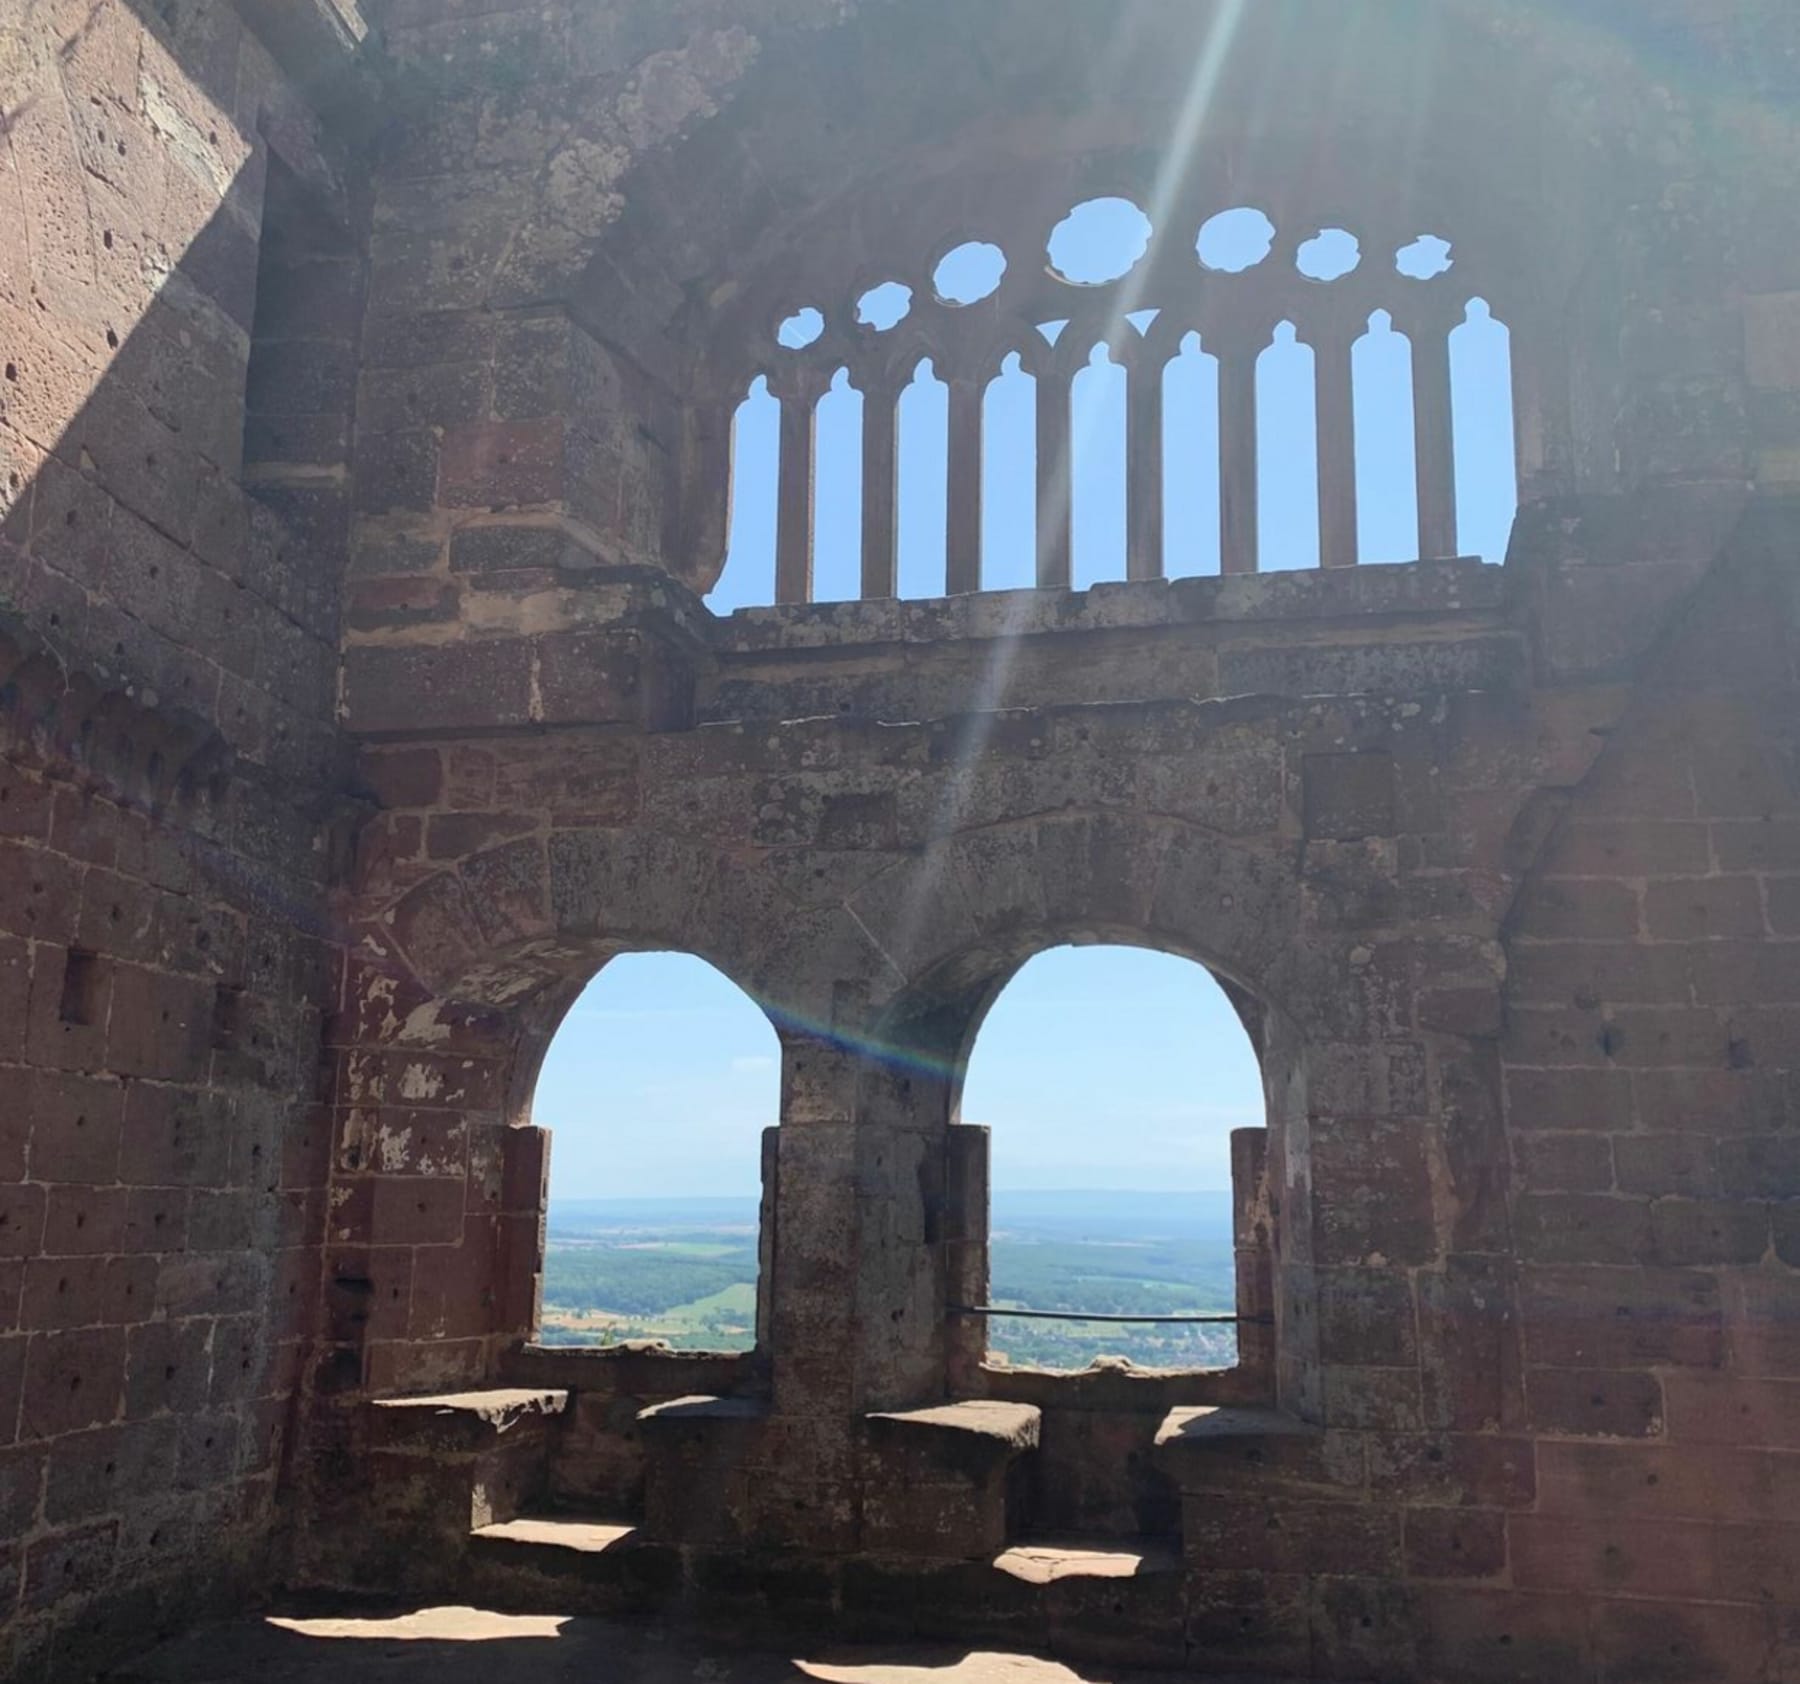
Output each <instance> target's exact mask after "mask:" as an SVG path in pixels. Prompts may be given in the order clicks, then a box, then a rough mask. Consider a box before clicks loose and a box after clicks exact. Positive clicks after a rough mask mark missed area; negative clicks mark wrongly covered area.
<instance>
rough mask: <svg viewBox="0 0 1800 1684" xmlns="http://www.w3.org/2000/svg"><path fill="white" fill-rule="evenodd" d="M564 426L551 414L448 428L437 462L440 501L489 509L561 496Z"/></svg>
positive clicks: (445, 505) (537, 501)
mask: <svg viewBox="0 0 1800 1684" xmlns="http://www.w3.org/2000/svg"><path fill="white" fill-rule="evenodd" d="M563 428H564V422H563V421H562V419H561V418H560V417H554V416H553V417H549V418H547V419H544V420H538V421H484V422H476V423H473V424H470V425H468V426H462V427H452V428H449V429H447V430H446V431H445V433H444V445H443V452H442V455H441V457H440V459H439V463H438V501H439V503H440V504H441V505H442V506H444V507H446V508H453V509H454V508H465V509H466V508H482V509H488V508H494V507H497V506H500V505H505V504H521V503H546V502H550V501H552V500H554V499H556V498H559V497H561V496H562V494H563Z"/></svg>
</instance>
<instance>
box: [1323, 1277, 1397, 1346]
mask: <svg viewBox="0 0 1800 1684" xmlns="http://www.w3.org/2000/svg"><path fill="white" fill-rule="evenodd" d="M1318 1290H1319V1299H1318V1326H1319V1355H1320V1357H1321V1359H1322V1360H1323V1361H1325V1362H1327V1363H1355V1364H1360V1365H1365V1366H1371V1367H1386V1368H1397V1367H1404V1366H1408V1365H1410V1364H1413V1363H1416V1362H1417V1361H1418V1345H1417V1341H1416V1339H1415V1338H1414V1326H1415V1322H1416V1316H1415V1313H1414V1308H1413V1289H1412V1281H1411V1279H1410V1278H1409V1276H1407V1275H1406V1274H1404V1273H1402V1272H1400V1271H1398V1270H1389V1269H1324V1270H1321V1271H1320V1272H1319V1278H1318Z"/></svg>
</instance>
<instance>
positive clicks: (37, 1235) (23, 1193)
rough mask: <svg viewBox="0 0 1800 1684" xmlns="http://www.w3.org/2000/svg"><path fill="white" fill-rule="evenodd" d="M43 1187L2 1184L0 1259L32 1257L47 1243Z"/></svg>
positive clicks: (0, 1192) (0, 1187) (0, 1189)
mask: <svg viewBox="0 0 1800 1684" xmlns="http://www.w3.org/2000/svg"><path fill="white" fill-rule="evenodd" d="M45 1202H46V1197H45V1193H44V1189H43V1188H42V1187H35V1186H19V1185H0V1257H31V1256H34V1255H35V1254H36V1253H37V1251H38V1249H39V1248H40V1247H41V1246H42V1244H43V1239H44V1206H45Z"/></svg>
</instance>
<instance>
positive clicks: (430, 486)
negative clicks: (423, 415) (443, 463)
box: [352, 427, 439, 515]
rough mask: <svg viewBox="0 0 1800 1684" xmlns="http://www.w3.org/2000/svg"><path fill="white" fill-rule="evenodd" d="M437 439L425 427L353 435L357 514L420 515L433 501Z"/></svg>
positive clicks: (426, 510) (354, 504)
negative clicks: (397, 513)
mask: <svg viewBox="0 0 1800 1684" xmlns="http://www.w3.org/2000/svg"><path fill="white" fill-rule="evenodd" d="M438 457H439V442H438V434H437V432H436V431H435V430H434V429H432V428H428V427H412V428H408V429H407V430H405V431H403V432H393V433H373V432H359V433H358V434H357V436H356V454H355V475H354V487H355V489H354V493H353V498H352V506H353V507H354V509H355V510H356V512H357V513H358V514H360V515H386V514H392V513H396V512H399V511H411V512H414V513H418V514H423V513H426V512H428V511H429V510H430V509H432V508H433V507H434V505H435V503H436V495H437V481H438Z"/></svg>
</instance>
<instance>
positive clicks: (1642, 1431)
mask: <svg viewBox="0 0 1800 1684" xmlns="http://www.w3.org/2000/svg"><path fill="white" fill-rule="evenodd" d="M1525 1407H1526V1413H1527V1417H1528V1419H1529V1421H1530V1424H1531V1425H1532V1426H1533V1427H1535V1428H1536V1429H1537V1430H1538V1431H1540V1432H1546V1433H1561V1434H1574V1435H1576V1436H1579V1437H1583V1438H1653V1437H1656V1436H1658V1435H1660V1434H1661V1432H1662V1427H1663V1397H1662V1387H1661V1385H1660V1383H1659V1382H1658V1380H1657V1377H1656V1376H1655V1375H1654V1374H1646V1373H1630V1372H1623V1371H1619V1370H1595V1369H1571V1368H1532V1369H1527V1370H1526V1373H1525Z"/></svg>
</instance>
